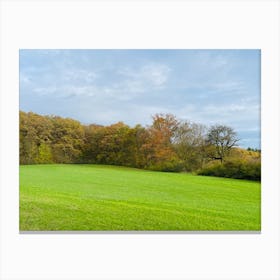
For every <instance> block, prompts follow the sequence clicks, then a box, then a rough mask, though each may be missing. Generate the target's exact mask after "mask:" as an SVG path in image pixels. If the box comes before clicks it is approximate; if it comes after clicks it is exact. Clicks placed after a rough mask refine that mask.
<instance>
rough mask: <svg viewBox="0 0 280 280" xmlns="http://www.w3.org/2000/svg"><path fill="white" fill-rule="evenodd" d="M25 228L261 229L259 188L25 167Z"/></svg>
mask: <svg viewBox="0 0 280 280" xmlns="http://www.w3.org/2000/svg"><path fill="white" fill-rule="evenodd" d="M20 230H22V231H28V230H33V231H35V230H41V231H44V230H194V231H197V230H260V183H258V182H252V181H245V180H236V179H225V178H216V177H203V176H195V175H189V174H182V173H163V172H152V171H143V170H138V169H132V168H125V167H114V166H103V165H74V164H71V165H62V164H60V165H25V166H20Z"/></svg>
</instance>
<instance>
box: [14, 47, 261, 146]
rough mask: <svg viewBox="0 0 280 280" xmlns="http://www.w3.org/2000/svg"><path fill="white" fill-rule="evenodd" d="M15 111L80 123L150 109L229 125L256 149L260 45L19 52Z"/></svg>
mask: <svg viewBox="0 0 280 280" xmlns="http://www.w3.org/2000/svg"><path fill="white" fill-rule="evenodd" d="M19 54H20V110H22V111H25V112H29V111H32V112H35V113H38V114H42V115H58V116H62V117H70V118H73V119H76V120H79V121H80V122H81V123H83V124H90V123H96V124H101V125H109V124H113V123H116V122H118V121H123V122H124V123H126V124H128V125H130V126H134V125H136V124H142V125H144V126H145V125H149V124H151V122H152V118H151V116H152V115H154V114H156V113H171V114H174V115H175V116H176V117H177V118H178V119H181V120H188V121H193V122H198V123H202V124H205V125H208V126H210V125H215V124H223V125H228V126H231V127H232V128H233V129H234V130H235V131H236V132H237V134H238V137H239V138H240V141H239V146H241V147H244V148H247V147H252V148H260V98H261V93H260V58H261V52H260V50H174V49H172V50H167V49H161V50H155V49H153V50H149V49H147V50H144V49H143V50H70V49H65V50H59V49H54V50H27V49H24V50H20V53H19Z"/></svg>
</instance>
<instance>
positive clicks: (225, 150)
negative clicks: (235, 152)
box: [207, 125, 239, 163]
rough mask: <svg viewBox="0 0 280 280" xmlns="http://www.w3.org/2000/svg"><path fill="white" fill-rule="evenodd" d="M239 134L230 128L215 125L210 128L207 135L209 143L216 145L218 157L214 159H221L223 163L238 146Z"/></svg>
mask: <svg viewBox="0 0 280 280" xmlns="http://www.w3.org/2000/svg"><path fill="white" fill-rule="evenodd" d="M238 141H239V139H238V138H237V133H236V132H235V131H234V130H233V129H232V128H231V127H229V126H225V125H214V126H211V127H210V130H209V132H208V135H207V142H208V143H209V144H211V145H214V146H215V148H216V155H217V156H215V157H214V159H219V160H220V161H221V163H222V162H223V161H224V158H225V157H226V156H227V155H228V154H229V152H230V150H231V148H232V147H234V146H237V142H238Z"/></svg>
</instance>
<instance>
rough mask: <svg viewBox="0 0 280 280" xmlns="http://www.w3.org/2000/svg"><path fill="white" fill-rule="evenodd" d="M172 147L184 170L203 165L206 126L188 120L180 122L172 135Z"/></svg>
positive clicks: (194, 168)
mask: <svg viewBox="0 0 280 280" xmlns="http://www.w3.org/2000/svg"><path fill="white" fill-rule="evenodd" d="M174 147H175V150H176V152H177V154H178V156H179V158H180V159H181V160H182V161H183V166H184V169H185V170H186V171H193V170H196V169H198V168H201V167H202V166H203V163H204V161H205V160H206V158H207V157H206V127H205V126H204V125H201V124H197V123H191V122H188V121H184V122H181V123H180V125H179V126H178V128H177V130H176V134H175V137H174Z"/></svg>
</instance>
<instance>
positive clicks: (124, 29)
mask: <svg viewBox="0 0 280 280" xmlns="http://www.w3.org/2000/svg"><path fill="white" fill-rule="evenodd" d="M279 34H280V30H279V2H278V1H272V0H271V1H270V0H260V1H252V0H251V1H250V0H247V1H236V0H235V1H232V0H230V1H212V0H207V1H185V2H184V1H142V2H137V1H134V2H129V1H123V2H121V1H116V0H115V1H103V2H98V1H92V2H90V1H46V0H43V1H26V0H20V1H13V0H12V1H8V0H4V1H3V0H2V1H1V60H0V61H1V84H0V86H1V100H0V102H1V153H0V154H1V176H0V179H1V193H0V195H1V201H0V202H1V204H0V207H1V220H0V221H1V227H0V228H1V244H0V250H1V267H0V269H1V274H0V278H1V279H29V280H32V279H215V280H218V279H223V280H225V279H254V280H257V279H265V280H269V279H280V273H279V264H280V257H279V255H280V254H279V239H280V234H279V233H280V232H279V228H280V227H279V223H280V215H279V203H280V201H279V188H280V184H279V183H280V180H279V170H280V168H279V167H280V166H279V143H280V142H279V140H280V139H279V128H280V125H279V89H280V88H279V77H280V75H279V74H280V73H279V50H280V44H279ZM20 48H189V49H190V48H192V49H195V48H230V49H233V48H255V49H256V48H257V49H261V50H262V151H263V162H262V166H263V179H262V233H261V234H254V235H252V234H181V235H176V234H173V235H171V234H162V235H160V234H153V235H149V234H145V235H144V234H143V235H140V234H130V235H129V234H115V235H114V234H108V235H104V234H95V235H90V234H86V235H75V234H69V235H61V234H58V235H53V234H50V235H47V234H40V235H24V234H23V235H20V234H19V232H18V148H17V147H18V50H19V49H20Z"/></svg>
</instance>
